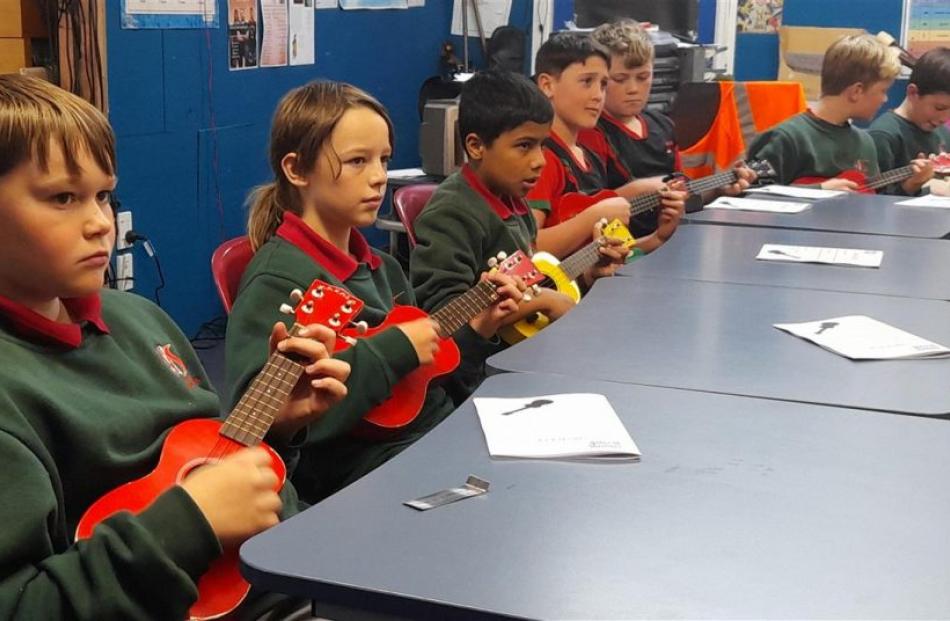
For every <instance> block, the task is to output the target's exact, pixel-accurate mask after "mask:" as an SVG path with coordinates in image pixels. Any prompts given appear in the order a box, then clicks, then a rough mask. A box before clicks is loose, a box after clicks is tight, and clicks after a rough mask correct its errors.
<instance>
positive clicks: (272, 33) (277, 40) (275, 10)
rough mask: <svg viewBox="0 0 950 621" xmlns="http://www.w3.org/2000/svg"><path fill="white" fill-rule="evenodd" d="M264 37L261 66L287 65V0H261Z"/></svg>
mask: <svg viewBox="0 0 950 621" xmlns="http://www.w3.org/2000/svg"><path fill="white" fill-rule="evenodd" d="M261 19H262V20H263V22H264V38H263V40H262V41H261V67H284V66H286V65H287V48H288V41H287V37H288V34H289V31H288V28H287V0H261Z"/></svg>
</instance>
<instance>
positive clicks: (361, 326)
mask: <svg viewBox="0 0 950 621" xmlns="http://www.w3.org/2000/svg"><path fill="white" fill-rule="evenodd" d="M353 327H354V328H355V329H356V333H357V334H366V331H367V330H369V324H367V323H366V322H365V321H357V322H355V323H353Z"/></svg>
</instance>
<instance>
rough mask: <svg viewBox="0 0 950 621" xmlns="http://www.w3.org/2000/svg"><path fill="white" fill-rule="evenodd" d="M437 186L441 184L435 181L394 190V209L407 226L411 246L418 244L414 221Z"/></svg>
mask: <svg viewBox="0 0 950 621" xmlns="http://www.w3.org/2000/svg"><path fill="white" fill-rule="evenodd" d="M437 187H439V186H438V185H436V184H435V183H417V184H415V185H404V186H402V187H401V188H396V191H395V192H393V211H395V212H396V216H398V218H399V221H400V222H402V224H403V226H405V227H406V234H407V235H408V236H409V247H410V248H411V247H413V246H415V245H416V234H415V232H414V231H413V230H412V223H413V222H414V221H415V219H416V216H418V215H419V214H420V213H422V208H423V207H425V206H426V203H428V202H429V199H430V198H432V193H433V192H435V189H436V188H437Z"/></svg>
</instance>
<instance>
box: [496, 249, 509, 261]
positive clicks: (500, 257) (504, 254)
mask: <svg viewBox="0 0 950 621" xmlns="http://www.w3.org/2000/svg"><path fill="white" fill-rule="evenodd" d="M495 256H496V257H498V260H499V261H504V260H505V259H507V258H508V253H507V252H505V251H504V250H502V251H500V252H499V253H498V254H496V255H495Z"/></svg>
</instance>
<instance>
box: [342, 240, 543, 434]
mask: <svg viewBox="0 0 950 621" xmlns="http://www.w3.org/2000/svg"><path fill="white" fill-rule="evenodd" d="M489 266H490V267H493V268H495V269H497V270H498V271H499V272H501V273H503V274H507V275H509V276H519V277H521V279H522V280H523V281H524V283H525V284H526V285H528V286H531V285H534V284H536V283H538V282H540V281H542V280H544V274H542V273H541V272H539V271H538V269H537V268H536V267H535V266H534V263H532V262H531V259H530V258H529V257H528V256H527V255H525V254H524V253H523V252H521V251H520V250H519V251H517V252H515V253H514V254H512V255H511V256H510V257H506V255H505V253H503V252H501V253H498V259H497V260H496V259H492V260H491V261H489ZM497 301H498V293H497V292H496V291H495V285H493V284H492V283H490V282H480V283H478V284H477V285H475V286H474V287H472V288H471V289H469V290H468V291H466V292H465V293H463V294H462V295H460V296H458V297H456V298H455V299H454V300H452V301H451V302H449V303H448V304H446V305H445V306H443V307H442V308H440V309H439V310H437V311H435V312H434V313H432V315H431V317H432V319H433V320H435V322H436V323H437V325H438V327H437V328H436V330H437V331H438V333H439V336H440V337H441V340H440V341H439V351H438V352H436V354H435V359H434V360H433V362H432V364H426V365H421V366H419V367H418V368H416V369H415V370H414V371H412V372H411V373H409V374H408V375H406V376H405V377H403V378H402V380H401V381H400V382H399V383H398V384H396V386H395V387H393V391H392V394H391V395H390V396H389V398H388V399H386V400H385V401H383V402H382V403H380V404H379V405H377V406H376V407H375V408H373V409H372V410H370V411H369V412H368V413H367V414H366V416H364V417H363V420H362V421H361V426H360V428H359V429H358V430H357V433H358V434H360V435H362V436H368V437H380V436H386V435H390V434H392V433H395V432H398V431H399V430H400V429H402V428H403V427H405V426H406V425H408V424H409V423H411V422H412V421H414V420H415V419H416V416H418V415H419V412H420V411H421V410H422V404H423V402H424V401H425V396H426V391H427V390H428V389H429V382H431V381H432V380H433V379H434V378H436V377H439V376H442V375H445V374H447V373H451V372H452V371H453V370H455V368H456V367H457V366H458V365H459V362H460V359H461V356H460V354H459V348H458V345H456V344H455V341H453V340H452V335H453V334H455V333H456V332H457V331H458V330H459V329H460V328H462V326H464V325H465V324H467V323H468V322H469V321H471V320H472V318H474V317H475V316H476V315H477V314H479V313H480V312H482V311H483V310H485V309H486V308H488V307H489V306H491V305H492V304H494V303H495V302H497ZM429 316H430V315H428V314H426V312H425V311H423V310H421V309H419V308H416V307H415V306H395V307H393V309H392V310H391V311H389V314H388V315H387V316H386V319H385V320H384V321H383V322H382V323H381V324H379V325H378V326H375V327H373V328H369V329H368V330H364V331H360V330H356V329H354V328H349V329H346V330H344V331H343V332H342V337H343V338H341V339H337V342H336V350H337V351H340V350H344V349H347V348H349V347H351V346H352V345H353V344H355V343H356V340H357V339H359V338H365V337H367V336H372V335H374V334H376V333H378V332H381V331H382V330H385V329H386V328H388V327H390V326H394V325H397V324H400V323H405V322H407V321H412V320H414V319H420V318H422V317H429Z"/></svg>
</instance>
